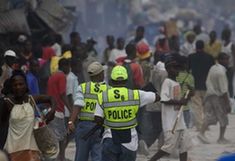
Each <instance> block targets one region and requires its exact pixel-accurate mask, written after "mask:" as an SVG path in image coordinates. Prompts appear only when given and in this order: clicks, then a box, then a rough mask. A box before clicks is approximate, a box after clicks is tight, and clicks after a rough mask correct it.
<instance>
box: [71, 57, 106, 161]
mask: <svg viewBox="0 0 235 161" xmlns="http://www.w3.org/2000/svg"><path fill="white" fill-rule="evenodd" d="M88 73H89V75H90V79H91V81H89V82H86V83H82V84H81V85H80V86H81V88H82V93H83V95H84V100H85V106H83V107H76V106H74V110H73V112H72V115H71V117H70V121H69V123H68V124H69V129H70V130H71V131H73V130H74V122H75V120H76V118H77V117H78V116H79V121H78V123H77V129H76V132H75V141H76V156H75V161H87V160H88V158H89V154H90V155H91V159H92V161H101V149H102V148H101V137H100V133H101V130H97V131H96V132H95V134H93V135H92V136H91V137H89V138H88V139H87V140H84V139H83V138H82V137H83V136H84V135H85V134H86V133H87V132H88V131H90V130H91V129H92V127H93V126H95V123H94V112H95V107H96V104H97V95H98V94H99V93H101V92H102V91H105V90H106V89H107V85H106V83H105V82H104V69H103V66H102V65H101V64H100V63H99V62H93V63H91V64H90V65H89V66H88Z"/></svg>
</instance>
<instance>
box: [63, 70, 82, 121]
mask: <svg viewBox="0 0 235 161" xmlns="http://www.w3.org/2000/svg"><path fill="white" fill-rule="evenodd" d="M66 81H67V82H66V95H70V94H72V97H73V101H74V105H77V106H84V105H85V102H84V97H83V94H82V88H81V87H80V86H79V85H78V78H77V76H76V75H74V74H73V73H72V72H69V74H68V75H67V77H66ZM69 116H70V113H69V110H68V109H67V107H66V106H65V117H69Z"/></svg>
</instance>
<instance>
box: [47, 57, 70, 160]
mask: <svg viewBox="0 0 235 161" xmlns="http://www.w3.org/2000/svg"><path fill="white" fill-rule="evenodd" d="M69 71H70V62H69V60H68V59H64V58H63V59H61V60H60V61H59V70H58V71H57V72H55V73H54V74H53V75H51V76H50V78H49V80H48V88H47V94H48V95H50V96H52V97H53V98H54V99H55V100H56V103H57V107H56V112H55V118H54V120H53V121H52V122H51V123H50V124H49V126H50V127H51V129H52V130H53V131H54V133H55V135H56V137H57V139H58V141H59V148H60V152H59V155H58V156H57V160H58V161H64V159H65V155H64V149H65V148H64V146H65V136H66V135H67V131H66V128H65V121H64V110H65V109H64V106H66V107H68V109H69V111H70V112H72V107H71V106H70V104H69V103H68V98H67V97H66V74H68V73H69Z"/></svg>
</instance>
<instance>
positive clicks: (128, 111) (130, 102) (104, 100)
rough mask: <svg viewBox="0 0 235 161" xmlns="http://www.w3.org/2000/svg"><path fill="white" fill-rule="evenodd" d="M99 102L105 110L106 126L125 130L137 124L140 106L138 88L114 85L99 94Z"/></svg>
mask: <svg viewBox="0 0 235 161" xmlns="http://www.w3.org/2000/svg"><path fill="white" fill-rule="evenodd" d="M98 100H99V104H100V105H101V108H103V110H104V117H105V119H104V126H106V127H108V128H111V129H116V130H125V129H131V128H134V127H136V126H137V118H136V116H137V112H138V109H139V106H140V96H139V91H138V90H130V89H127V88H125V87H118V88H116V87H114V88H111V89H108V90H106V91H105V92H103V93H101V94H99V97H98Z"/></svg>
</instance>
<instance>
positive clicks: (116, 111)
mask: <svg viewBox="0 0 235 161" xmlns="http://www.w3.org/2000/svg"><path fill="white" fill-rule="evenodd" d="M127 79H128V74H127V70H126V68H125V67H123V66H120V65H117V66H115V67H114V68H113V70H112V72H111V85H112V88H110V89H108V90H106V91H104V92H103V93H100V94H99V95H98V103H97V104H96V110H95V122H96V123H97V124H98V125H104V126H105V131H104V135H103V143H102V161H110V160H116V161H135V160H136V150H137V146H138V136H137V131H136V129H135V127H136V126H137V124H138V123H137V118H136V117H137V113H138V110H139V108H140V107H142V106H144V105H146V104H149V103H153V102H155V101H159V100H160V97H159V95H158V94H156V93H153V92H144V91H142V90H131V89H127V88H126V87H125V85H126V81H127Z"/></svg>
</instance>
